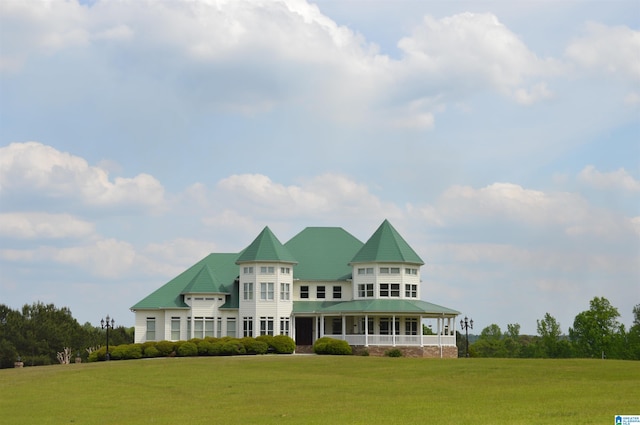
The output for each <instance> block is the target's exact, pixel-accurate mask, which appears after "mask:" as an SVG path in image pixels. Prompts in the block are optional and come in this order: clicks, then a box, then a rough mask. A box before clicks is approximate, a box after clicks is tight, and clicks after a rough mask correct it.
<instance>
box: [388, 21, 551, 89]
mask: <svg viewBox="0 0 640 425" xmlns="http://www.w3.org/2000/svg"><path fill="white" fill-rule="evenodd" d="M398 47H399V48H400V49H401V50H402V51H403V52H404V55H405V57H404V58H403V60H402V62H403V66H405V67H406V68H407V71H406V72H408V73H412V74H414V75H415V77H416V78H420V77H421V78H422V79H424V80H425V81H431V83H432V84H434V83H435V84H434V89H435V88H436V87H438V85H443V84H444V85H452V84H453V85H455V86H457V87H456V88H460V87H462V88H466V89H471V90H478V89H486V88H489V87H495V88H497V89H498V90H500V91H502V92H504V93H506V94H510V93H511V92H512V91H513V90H514V89H516V90H523V89H521V86H522V85H523V84H526V83H527V82H528V81H529V80H530V79H531V78H537V77H540V76H544V75H550V74H553V73H555V72H557V68H558V65H557V64H556V63H555V62H554V61H552V60H549V59H544V60H543V59H539V58H538V57H537V56H536V55H535V54H534V53H533V52H531V51H530V50H529V49H528V48H527V46H526V45H525V44H524V43H523V42H522V41H521V40H520V39H519V38H518V37H517V36H516V35H515V34H514V33H513V32H512V31H510V30H509V29H508V28H507V27H506V26H504V25H503V24H502V23H501V22H500V21H499V20H498V18H497V17H496V16H495V15H493V14H489V13H486V14H473V13H463V14H458V15H454V16H450V17H446V18H442V19H440V20H436V19H434V18H432V17H430V16H426V17H425V18H424V20H423V25H421V26H419V27H417V28H414V30H413V32H412V34H411V36H409V37H405V38H403V39H401V40H400V41H399V43H398ZM540 84H541V83H538V84H537V85H535V86H534V87H538V89H536V90H537V91H538V92H539V91H541V88H545V87H546V86H544V85H540ZM449 89H450V90H452V89H453V88H451V87H450V88H449ZM523 93H524V92H520V94H519V95H517V96H516V97H522V96H523ZM538 96H540V94H539V93H538ZM527 97H528V99H529V100H530V101H533V100H534V97H533V96H532V95H528V96H527Z"/></svg>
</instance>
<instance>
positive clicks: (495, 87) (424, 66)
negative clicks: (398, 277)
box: [0, 0, 640, 334]
mask: <svg viewBox="0 0 640 425" xmlns="http://www.w3.org/2000/svg"><path fill="white" fill-rule="evenodd" d="M639 29H640V8H639V6H638V2H637V1H636V0H631V1H624V0H620V1H586V2H578V1H537V0H534V1H527V2H512V1H469V2H465V1H422V0H420V1H391V0H379V1H364V0H361V1H347V0H322V1H316V2H306V1H303V0H281V1H275V0H271V1H267V0H263V1H243V0H228V1H225V0H219V1H216V0H169V1H145V0H119V1H107V0H95V1H94V0H91V1H79V2H78V0H68V1H28V2H27V1H22V0H2V1H0V303H2V304H7V305H9V306H11V307H13V308H20V307H21V306H22V305H23V304H25V303H32V302H35V301H38V300H40V301H42V302H45V303H54V304H56V305H57V306H60V307H62V306H68V307H69V308H70V309H71V311H72V313H73V314H74V316H75V317H76V318H77V319H78V320H79V321H80V322H81V323H84V322H86V321H89V322H91V323H93V324H98V323H99V321H100V319H101V318H102V317H104V315H106V314H110V315H112V316H113V317H115V320H116V323H118V324H121V325H125V326H132V325H133V322H134V315H133V313H131V312H130V311H129V307H130V306H132V305H133V304H135V303H136V302H137V301H139V300H140V299H141V298H143V297H144V296H146V295H147V294H148V293H150V292H151V291H153V290H155V289H156V288H158V287H159V286H160V285H162V284H164V283H165V282H166V281H168V280H169V279H170V278H172V277H174V276H175V275H176V274H178V273H180V272H181V271H182V270H184V269H185V268H186V267H188V266H190V265H191V264H193V263H194V262H196V261H198V260H199V259H201V258H202V257H203V256H205V255H206V254H207V253H209V252H237V251H239V250H241V249H243V248H244V247H246V246H247V245H248V244H249V243H250V242H251V241H252V240H253V238H254V237H255V236H256V235H257V234H258V233H259V232H260V230H262V228H263V227H264V226H266V225H268V226H269V227H270V228H271V229H272V230H273V231H274V233H275V234H276V235H277V236H278V237H279V239H280V240H281V241H282V242H285V241H287V240H288V239H289V238H291V237H292V236H294V235H295V234H296V233H298V232H299V231H301V230H302V229H303V228H305V227H307V226H339V227H342V228H344V229H345V230H347V231H349V232H350V233H351V234H353V235H354V236H356V237H357V238H359V239H360V240H362V241H363V242H364V241H366V239H367V238H368V237H369V236H370V235H371V234H372V233H373V232H374V231H375V229H376V228H377V226H378V225H380V223H381V222H382V221H383V220H384V219H385V218H387V219H389V220H390V221H391V223H392V224H393V225H394V226H395V227H396V229H398V231H400V233H401V234H402V235H403V236H404V237H405V239H406V240H407V241H408V242H409V243H410V244H411V245H412V246H413V247H414V249H415V250H416V251H417V252H418V254H419V255H420V256H421V257H422V258H423V259H424V260H425V262H426V265H425V266H424V267H423V269H422V279H423V286H422V298H423V299H425V300H427V301H430V302H433V303H436V304H441V305H444V306H447V307H450V308H454V309H457V310H459V311H461V312H463V314H467V315H469V316H470V317H472V318H473V319H474V321H475V323H476V330H477V331H478V332H479V331H480V330H481V329H482V328H483V327H485V326H488V325H489V324H491V323H496V324H498V325H500V327H501V328H502V329H503V330H504V329H506V325H507V324H508V323H519V324H520V325H521V326H522V331H523V333H533V334H535V332H536V320H537V319H541V318H542V317H543V316H544V314H545V313H546V312H549V313H550V314H551V315H553V316H554V317H556V318H557V319H558V321H559V322H560V324H561V328H562V331H563V332H567V331H568V328H569V327H570V326H571V325H572V324H573V318H574V317H575V315H576V314H578V313H579V312H581V311H584V310H586V309H588V307H589V300H590V299H592V298H593V297H595V296H604V297H606V298H607V299H609V300H610V301H611V303H612V304H613V305H614V306H615V307H617V308H618V309H619V311H620V313H621V314H622V318H621V321H622V322H623V323H624V324H625V325H626V326H627V327H628V326H630V325H631V322H632V314H631V309H632V307H633V306H634V305H635V304H638V303H640V201H639V200H640V143H639V142H638V141H639V140H640V31H639Z"/></svg>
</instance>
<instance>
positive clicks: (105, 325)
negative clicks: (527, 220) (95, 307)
mask: <svg viewBox="0 0 640 425" xmlns="http://www.w3.org/2000/svg"><path fill="white" fill-rule="evenodd" d="M113 325H115V320H113V319H112V318H111V317H109V315H108V314H107V317H106V320H105V319H100V326H102V329H106V330H107V354H106V356H105V357H104V358H105V360H109V359H110V355H109V329H113Z"/></svg>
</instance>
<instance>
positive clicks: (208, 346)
mask: <svg viewBox="0 0 640 425" xmlns="http://www.w3.org/2000/svg"><path fill="white" fill-rule="evenodd" d="M197 346H198V355H199V356H210V355H211V350H212V347H213V343H212V342H209V341H204V340H203V341H200V343H199V344H197Z"/></svg>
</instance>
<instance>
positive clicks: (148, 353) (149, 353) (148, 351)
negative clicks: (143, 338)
mask: <svg viewBox="0 0 640 425" xmlns="http://www.w3.org/2000/svg"><path fill="white" fill-rule="evenodd" d="M142 353H143V355H144V357H148V358H152V357H159V356H160V351H158V349H157V348H156V347H155V345H149V346H147V347H144V348H143V349H142Z"/></svg>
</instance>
